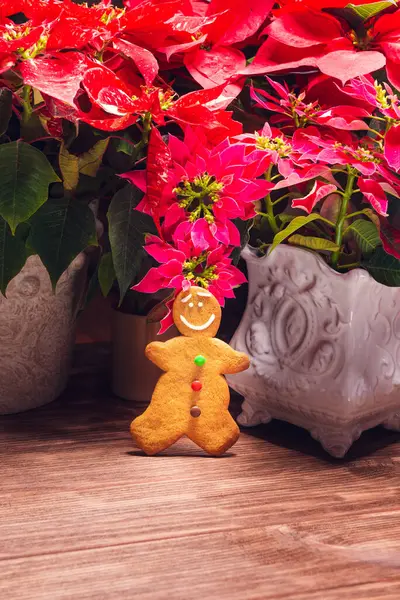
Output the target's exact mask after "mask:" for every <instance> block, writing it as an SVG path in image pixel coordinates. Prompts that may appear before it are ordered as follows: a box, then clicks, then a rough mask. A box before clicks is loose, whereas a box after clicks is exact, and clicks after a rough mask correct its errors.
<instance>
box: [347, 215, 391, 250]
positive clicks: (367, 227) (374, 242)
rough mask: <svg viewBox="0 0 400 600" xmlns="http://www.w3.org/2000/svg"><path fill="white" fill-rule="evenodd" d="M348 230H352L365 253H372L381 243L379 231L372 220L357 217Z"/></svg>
mask: <svg viewBox="0 0 400 600" xmlns="http://www.w3.org/2000/svg"><path fill="white" fill-rule="evenodd" d="M347 231H351V232H352V234H353V236H354V239H355V241H356V242H357V245H358V247H359V248H360V250H361V252H362V253H363V254H370V253H371V252H373V251H374V250H375V248H377V246H380V245H381V243H382V242H381V239H380V237H379V231H378V229H377V228H376V225H375V224H374V223H372V221H365V220H364V219H357V220H356V221H354V222H353V223H352V224H351V225H349V227H348V228H347Z"/></svg>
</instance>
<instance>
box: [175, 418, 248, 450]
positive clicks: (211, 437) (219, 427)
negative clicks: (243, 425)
mask: <svg viewBox="0 0 400 600" xmlns="http://www.w3.org/2000/svg"><path fill="white" fill-rule="evenodd" d="M193 421H194V420H193ZM239 435H240V430H239V427H238V426H237V424H236V423H235V421H234V420H233V418H232V417H231V415H230V414H229V412H228V411H227V410H224V409H222V411H220V412H218V414H215V413H214V411H207V409H203V411H202V413H201V415H200V416H199V417H198V418H197V419H196V420H195V421H194V422H192V423H191V426H190V428H189V430H188V432H187V436H188V437H189V438H190V439H191V440H192V441H193V442H194V443H195V444H197V445H198V446H200V448H202V449H203V450H205V452H207V453H208V454H212V455H214V456H220V455H221V454H223V453H224V452H226V451H227V450H228V449H229V448H230V447H231V446H233V444H235V442H237V440H238V438H239Z"/></svg>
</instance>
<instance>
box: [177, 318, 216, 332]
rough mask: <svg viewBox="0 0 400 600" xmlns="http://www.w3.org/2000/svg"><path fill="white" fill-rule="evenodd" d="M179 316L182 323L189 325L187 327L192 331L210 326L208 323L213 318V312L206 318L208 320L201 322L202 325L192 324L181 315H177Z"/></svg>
mask: <svg viewBox="0 0 400 600" xmlns="http://www.w3.org/2000/svg"><path fill="white" fill-rule="evenodd" d="M179 316H180V318H181V321H182V323H183V324H184V325H186V327H189V329H193V330H194V331H203V330H204V329H207V328H208V327H210V325H211V324H212V323H213V322H214V320H215V315H214V314H213V315H211V317H210V318H209V319H208V321H206V322H205V323H203V325H193V324H192V323H189V321H188V320H187V319H186V318H185V317H184V316H183V315H179Z"/></svg>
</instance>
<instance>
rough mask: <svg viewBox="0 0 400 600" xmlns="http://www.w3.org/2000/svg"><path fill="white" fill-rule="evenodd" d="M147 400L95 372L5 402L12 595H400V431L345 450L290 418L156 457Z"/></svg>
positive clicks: (0, 458)
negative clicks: (13, 408)
mask: <svg viewBox="0 0 400 600" xmlns="http://www.w3.org/2000/svg"><path fill="white" fill-rule="evenodd" d="M134 413H135V411H134V408H133V407H132V405H130V404H129V403H126V402H124V401H123V400H119V399H117V398H115V397H113V396H112V395H111V394H110V393H109V392H108V391H107V384H106V382H105V379H104V377H103V376H100V375H96V376H95V375H93V374H90V373H86V374H85V373H81V374H79V375H75V376H74V377H73V378H72V380H71V383H70V385H69V388H68V390H67V392H66V393H65V394H64V395H63V396H62V397H61V398H60V399H59V400H57V401H56V402H54V403H53V404H51V405H49V406H47V407H43V408H41V409H37V410H35V411H31V412H29V413H25V414H21V415H15V416H8V417H0V598H1V600H58V599H63V600H67V599H68V600H75V599H76V600H85V599H89V598H90V599H95V600H106V599H107V600H108V599H118V600H119V599H122V598H124V599H127V600H131V599H132V600H136V599H137V600H164V599H165V600H167V599H182V600H191V599H193V600H200V599H201V600H208V599H211V600H225V599H226V600H236V599H237V600H250V599H251V600H256V599H259V600H267V599H270V598H272V599H287V598H291V599H293V600H345V599H352V600H353V599H354V600H364V599H365V600H373V599H392V600H399V599H400V436H399V434H396V433H393V432H388V431H385V430H383V429H376V430H373V431H371V432H368V433H366V434H364V435H363V436H362V438H361V439H360V440H359V442H357V443H356V444H355V445H354V447H353V449H352V451H351V454H350V455H349V456H348V458H347V459H346V460H334V459H331V458H329V457H328V456H327V455H326V454H325V453H324V452H323V451H322V450H321V449H320V447H319V445H318V444H317V443H316V442H314V441H313V440H312V439H311V438H310V436H309V435H308V434H307V433H306V432H304V431H303V430H300V429H297V428H296V427H293V426H289V425H286V424H283V423H279V422H277V421H275V422H273V423H271V424H269V425H268V426H264V427H262V428H255V429H252V430H246V431H245V432H243V433H242V435H241V438H240V440H239V442H238V443H237V444H236V446H234V448H233V449H232V452H231V453H230V454H228V455H226V456H225V457H222V458H210V457H205V456H204V455H203V454H202V452H201V451H199V450H198V449H197V448H196V447H195V446H193V445H192V444H191V442H189V441H184V440H182V441H181V442H179V443H178V444H177V445H176V446H174V447H173V448H171V449H170V450H169V451H167V452H165V453H164V454H163V455H161V456H159V457H146V456H144V455H142V453H141V452H139V451H138V450H137V449H135V448H134V446H133V444H132V442H131V439H130V436H129V433H128V427H129V423H130V420H131V418H132V417H133V416H134Z"/></svg>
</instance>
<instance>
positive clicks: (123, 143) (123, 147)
mask: <svg viewBox="0 0 400 600" xmlns="http://www.w3.org/2000/svg"><path fill="white" fill-rule="evenodd" d="M122 137H123V138H124V139H115V140H114V147H115V150H116V151H117V152H123V153H124V154H126V155H127V156H133V155H134V154H136V153H137V149H136V148H135V145H134V143H133V142H132V140H131V138H130V137H129V135H128V133H127V132H125V133H124V134H123V136H122Z"/></svg>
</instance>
